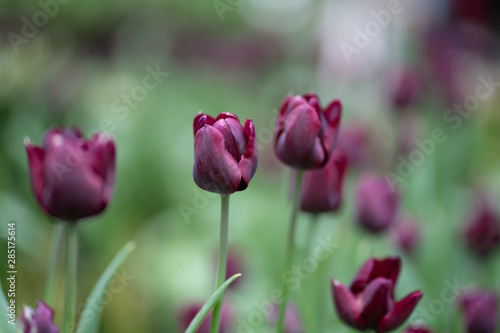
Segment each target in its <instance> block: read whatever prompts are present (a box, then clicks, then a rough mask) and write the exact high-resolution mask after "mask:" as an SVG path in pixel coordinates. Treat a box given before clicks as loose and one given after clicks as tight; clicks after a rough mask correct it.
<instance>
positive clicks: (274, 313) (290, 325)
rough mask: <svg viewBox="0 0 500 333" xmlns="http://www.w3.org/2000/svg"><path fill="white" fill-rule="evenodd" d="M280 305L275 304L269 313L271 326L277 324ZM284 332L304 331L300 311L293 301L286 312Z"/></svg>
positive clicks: (299, 332)
mask: <svg viewBox="0 0 500 333" xmlns="http://www.w3.org/2000/svg"><path fill="white" fill-rule="evenodd" d="M278 313H279V306H278V305H277V304H275V305H274V306H273V307H272V308H271V313H270V314H269V322H270V324H271V326H274V325H276V320H277V319H278ZM283 333H304V325H303V324H302V320H301V319H300V316H299V312H298V311H297V308H296V307H295V305H294V304H293V303H291V304H289V305H288V307H287V308H286V312H285V325H284V331H283Z"/></svg>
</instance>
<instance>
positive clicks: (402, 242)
mask: <svg viewBox="0 0 500 333" xmlns="http://www.w3.org/2000/svg"><path fill="white" fill-rule="evenodd" d="M392 236H393V239H394V242H395V243H396V245H397V246H398V247H399V248H400V249H401V250H402V251H403V252H405V253H407V254H410V255H411V254H413V253H414V252H415V250H416V248H417V246H418V244H419V243H420V238H421V237H422V235H421V231H420V227H419V225H418V223H417V222H416V221H414V220H413V219H412V218H406V217H403V218H398V219H397V221H396V226H395V227H394V230H393V234H392Z"/></svg>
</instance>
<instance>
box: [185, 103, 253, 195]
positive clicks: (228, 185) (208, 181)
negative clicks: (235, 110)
mask: <svg viewBox="0 0 500 333" xmlns="http://www.w3.org/2000/svg"><path fill="white" fill-rule="evenodd" d="M193 130H194V135H195V139H194V167H193V178H194V181H195V182H196V185H198V186H199V187H201V188H202V189H204V190H207V191H210V192H215V193H219V194H231V193H234V192H236V191H243V190H244V189H246V188H247V186H248V183H249V182H250V180H251V179H252V177H253V175H254V174H255V171H256V170H257V143H256V141H255V128H254V126H253V122H252V120H249V119H247V121H246V122H245V127H242V126H241V124H240V121H239V119H238V117H236V116H235V115H234V114H230V113H221V114H219V115H218V116H217V118H215V119H214V118H212V117H210V116H209V115H206V114H203V113H201V112H200V113H199V114H198V115H197V116H196V117H195V118H194V122H193Z"/></svg>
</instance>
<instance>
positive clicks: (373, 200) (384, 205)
mask: <svg viewBox="0 0 500 333" xmlns="http://www.w3.org/2000/svg"><path fill="white" fill-rule="evenodd" d="M398 208H399V196H398V193H397V192H396V190H394V189H393V188H392V187H391V184H390V182H389V181H387V180H386V179H385V178H378V177H376V176H374V175H371V174H366V175H364V176H362V177H361V179H360V180H359V183H358V185H357V188H356V214H357V220H358V223H359V224H360V225H361V226H362V227H363V228H365V229H366V230H368V231H370V232H372V233H378V232H381V231H383V230H385V229H387V228H388V227H389V226H390V225H391V224H392V223H393V222H394V220H395V218H396V214H397V212H398Z"/></svg>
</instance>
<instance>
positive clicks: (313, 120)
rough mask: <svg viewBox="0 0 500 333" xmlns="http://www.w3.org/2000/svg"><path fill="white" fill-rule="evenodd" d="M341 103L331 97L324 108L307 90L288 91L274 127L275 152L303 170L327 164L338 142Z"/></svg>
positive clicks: (286, 162) (282, 159) (285, 160)
mask: <svg viewBox="0 0 500 333" xmlns="http://www.w3.org/2000/svg"><path fill="white" fill-rule="evenodd" d="M341 114H342V104H341V103H340V100H334V101H332V102H331V103H330V104H329V105H328V106H327V107H326V108H325V109H324V110H323V109H322V108H321V106H320V104H319V98H318V97H317V96H316V95H314V94H312V93H308V94H306V95H304V96H292V95H288V96H287V97H286V98H285V100H284V101H283V103H282V105H281V111H280V113H279V115H278V120H277V122H276V128H275V131H274V153H275V154H276V156H277V157H278V159H280V160H281V161H282V162H283V163H285V164H287V165H289V166H291V167H293V168H296V169H301V170H307V169H316V168H320V167H322V166H324V165H325V164H326V162H327V161H328V159H329V158H330V155H331V154H332V152H333V149H334V148H335V145H336V143H337V133H338V131H339V125H340V117H341Z"/></svg>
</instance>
